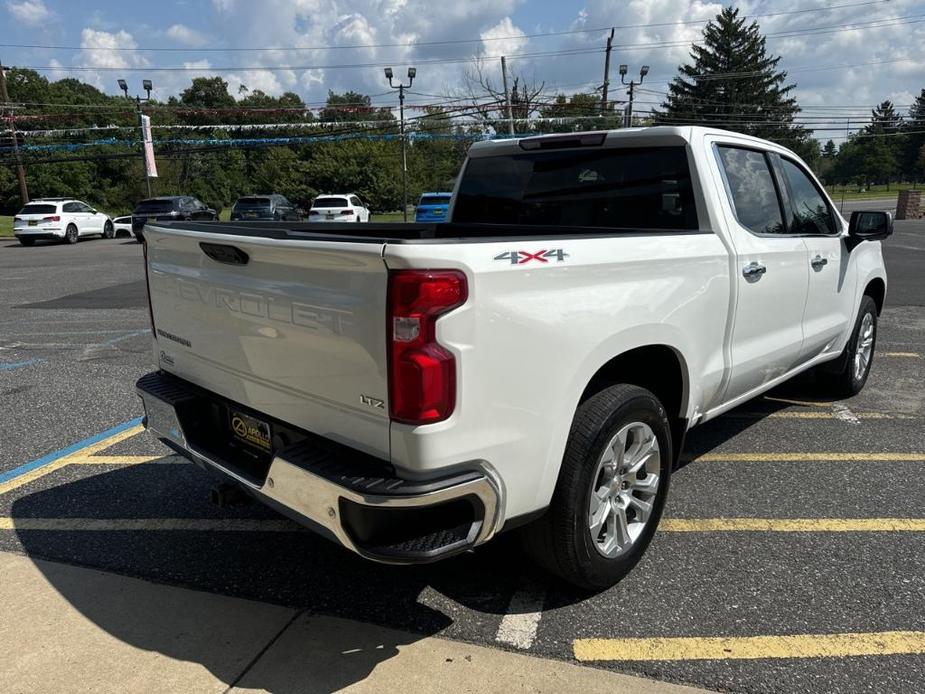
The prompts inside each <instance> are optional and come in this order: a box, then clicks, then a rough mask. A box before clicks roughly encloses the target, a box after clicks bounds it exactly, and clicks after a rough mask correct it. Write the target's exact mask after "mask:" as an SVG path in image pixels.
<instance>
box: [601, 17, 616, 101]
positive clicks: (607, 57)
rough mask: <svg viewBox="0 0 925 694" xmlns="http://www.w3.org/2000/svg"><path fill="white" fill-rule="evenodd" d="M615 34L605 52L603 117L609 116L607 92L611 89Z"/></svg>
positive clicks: (608, 38)
mask: <svg viewBox="0 0 925 694" xmlns="http://www.w3.org/2000/svg"><path fill="white" fill-rule="evenodd" d="M613 32H614V30H613V29H611V30H610V36H608V37H607V49H606V50H605V51H604V87H603V89H602V90H601V115H607V90H608V89H609V88H610V51H611V49H612V48H613Z"/></svg>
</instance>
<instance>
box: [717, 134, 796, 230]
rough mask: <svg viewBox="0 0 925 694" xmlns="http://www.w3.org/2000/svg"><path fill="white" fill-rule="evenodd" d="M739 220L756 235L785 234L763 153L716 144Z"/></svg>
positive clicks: (772, 179)
mask: <svg viewBox="0 0 925 694" xmlns="http://www.w3.org/2000/svg"><path fill="white" fill-rule="evenodd" d="M717 151H718V153H719V159H720V162H721V163H722V167H723V173H724V174H725V175H726V183H727V185H728V187H729V196H730V198H732V205H733V207H734V208H735V214H736V218H737V219H738V220H739V223H740V224H741V225H742V226H744V227H746V228H748V229H750V230H751V231H754V232H755V233H758V234H783V233H786V227H785V226H784V217H783V215H782V214H781V206H780V198H779V197H778V194H777V188H776V186H775V185H774V178H773V177H772V175H771V168H770V165H769V162H768V158H767V156H766V155H765V153H764V152H759V151H757V150H754V149H743V148H741V147H727V146H720V147H717Z"/></svg>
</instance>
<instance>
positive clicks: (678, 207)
mask: <svg viewBox="0 0 925 694" xmlns="http://www.w3.org/2000/svg"><path fill="white" fill-rule="evenodd" d="M453 221H454V222H469V223H479V224H524V225H537V226H540V225H553V226H576V227H604V228H614V229H620V228H631V229H697V228H698V223H697V210H696V207H695V206H694V191H693V187H692V185H691V176H690V168H689V166H688V163H687V152H686V150H685V148H684V147H648V148H632V149H593V150H574V149H573V150H560V151H545V152H542V151H541V152H528V153H524V154H514V155H506V156H497V157H483V158H474V159H470V160H469V162H468V164H467V165H466V170H465V172H464V174H463V178H462V181H461V183H460V188H459V192H458V194H457V197H456V203H455V211H454V213H453Z"/></svg>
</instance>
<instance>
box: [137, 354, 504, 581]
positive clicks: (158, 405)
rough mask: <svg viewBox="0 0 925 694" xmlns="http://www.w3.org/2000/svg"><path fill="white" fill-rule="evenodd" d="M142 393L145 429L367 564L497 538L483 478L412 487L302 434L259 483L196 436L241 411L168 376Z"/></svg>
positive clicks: (493, 505)
mask: <svg viewBox="0 0 925 694" xmlns="http://www.w3.org/2000/svg"><path fill="white" fill-rule="evenodd" d="M136 390H137V392H138V395H139V396H140V397H141V399H142V402H143V403H144V407H145V427H146V428H147V429H148V430H149V431H151V432H152V433H153V434H154V435H155V436H157V437H158V438H159V439H161V440H162V441H163V442H164V443H165V444H167V445H168V446H169V447H170V448H172V449H174V450H175V451H177V452H178V453H180V454H181V455H183V456H185V457H186V458H188V459H189V460H191V461H193V462H194V463H197V464H199V465H200V466H202V467H205V468H210V469H212V470H216V471H218V472H219V473H221V474H222V475H225V476H227V477H230V478H232V479H234V480H235V481H236V482H238V483H239V484H240V485H241V486H242V487H243V488H244V489H245V490H246V491H248V492H249V493H250V494H251V495H253V496H254V497H256V498H257V499H259V500H260V501H263V502H264V503H266V504H268V505H269V506H271V507H273V508H275V509H277V510H278V511H280V512H282V513H284V514H285V515H288V516H289V517H291V518H293V519H294V520H296V521H298V522H300V523H302V524H304V525H306V526H308V527H310V528H312V529H314V530H316V531H318V532H320V533H321V534H322V535H325V536H326V537H328V538H330V539H332V540H334V541H335V542H338V543H339V544H341V545H343V546H344V547H346V548H347V549H350V550H352V551H354V552H356V553H357V554H359V555H361V556H363V557H366V558H367V559H372V560H375V561H380V562H385V563H390V564H414V563H425V562H431V561H435V560H438V559H442V558H444V557H448V556H452V555H454V554H459V553H460V552H464V551H466V550H468V549H470V548H472V547H475V546H476V545H479V544H482V543H483V542H486V541H487V540H489V539H490V538H491V537H492V536H493V535H494V533H495V531H496V529H497V524H498V522H499V520H500V517H501V516H500V503H501V498H500V494H499V492H498V489H497V487H496V486H495V484H494V483H493V481H492V480H491V479H490V478H489V477H488V476H487V475H485V474H484V473H483V472H482V471H479V470H471V471H464V472H455V473H453V474H451V475H448V476H445V477H441V478H438V479H431V480H426V481H411V480H405V479H402V478H399V477H397V476H396V475H395V474H394V471H392V470H391V468H389V467H388V466H387V465H386V464H385V463H384V462H383V461H380V460H378V459H375V458H372V457H371V456H366V455H365V454H363V453H360V452H358V451H354V450H353V449H349V448H346V447H345V446H342V445H340V444H336V443H334V442H331V441H328V440H326V439H322V438H321V437H318V436H315V435H312V434H309V433H307V432H302V433H301V435H302V438H301V439H300V440H299V441H297V442H295V443H292V444H289V445H286V446H281V447H280V448H279V449H278V450H274V451H273V453H272V456H268V459H269V465H268V466H267V467H266V472H265V474H263V472H260V473H259V474H257V475H254V473H253V468H252V467H251V468H250V469H248V471H247V472H244V468H243V467H242V466H239V465H238V464H237V463H236V461H235V460H233V459H228V458H229V457H231V456H229V455H228V454H227V453H226V454H224V455H225V457H222V454H217V453H216V451H215V450H214V449H210V448H209V446H208V445H203V444H202V441H203V440H216V439H215V434H216V432H212V434H210V435H208V436H205V439H203V436H202V434H201V433H200V432H197V431H196V430H195V429H196V421H195V420H196V418H197V413H199V415H198V416H201V413H202V412H203V411H204V410H207V409H208V408H209V407H216V406H218V407H221V406H223V405H224V404H226V403H227V404H229V405H231V406H234V407H236V408H237V407H239V406H238V405H236V404H235V403H228V401H225V400H224V399H223V398H221V397H220V396H218V395H215V394H214V393H209V392H208V391H205V390H203V389H201V388H198V387H196V386H194V385H192V384H190V383H188V382H186V381H183V380H181V379H178V378H176V377H174V376H171V375H169V374H167V373H164V372H154V373H150V374H147V375H146V376H144V377H142V378H141V379H140V380H139V381H138V383H137V384H136ZM258 416H259V415H258ZM270 421H271V424H273V425H274V427H275V426H276V425H277V423H276V422H274V421H273V420H270ZM278 425H279V427H280V428H285V424H284V423H281V422H280V423H278ZM286 431H287V433H288V434H289V435H290V436H291V435H292V431H293V430H292V429H291V428H288V429H286ZM226 451H227V449H226Z"/></svg>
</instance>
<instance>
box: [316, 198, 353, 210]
mask: <svg viewBox="0 0 925 694" xmlns="http://www.w3.org/2000/svg"><path fill="white" fill-rule="evenodd" d="M312 207H313V208H315V207H349V205H348V204H347V198H318V199H316V200H315V202H313V203H312Z"/></svg>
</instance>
